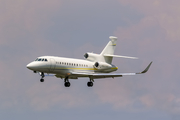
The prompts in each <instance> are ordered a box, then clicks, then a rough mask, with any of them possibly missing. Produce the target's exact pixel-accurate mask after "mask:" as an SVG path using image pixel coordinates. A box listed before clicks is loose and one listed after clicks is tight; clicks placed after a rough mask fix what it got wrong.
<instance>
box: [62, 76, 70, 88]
mask: <svg viewBox="0 0 180 120" xmlns="http://www.w3.org/2000/svg"><path fill="white" fill-rule="evenodd" d="M64 86H65V87H70V86H71V83H70V82H69V80H68V77H66V78H65V79H64Z"/></svg>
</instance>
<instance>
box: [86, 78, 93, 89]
mask: <svg viewBox="0 0 180 120" xmlns="http://www.w3.org/2000/svg"><path fill="white" fill-rule="evenodd" d="M93 82H94V80H93V79H92V78H90V81H89V82H88V83H87V86H88V87H92V86H93Z"/></svg>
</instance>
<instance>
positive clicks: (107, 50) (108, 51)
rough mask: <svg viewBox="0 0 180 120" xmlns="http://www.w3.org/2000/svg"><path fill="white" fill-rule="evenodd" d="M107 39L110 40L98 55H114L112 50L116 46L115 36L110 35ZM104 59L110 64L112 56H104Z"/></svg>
mask: <svg viewBox="0 0 180 120" xmlns="http://www.w3.org/2000/svg"><path fill="white" fill-rule="evenodd" d="M109 39H111V41H109V43H108V44H107V45H106V47H105V48H104V49H103V51H102V52H101V54H100V55H102V56H104V55H105V54H108V55H114V50H115V48H116V41H117V37H115V36H110V37H109ZM104 59H105V61H106V62H107V63H109V64H111V63H112V59H113V57H110V56H104Z"/></svg>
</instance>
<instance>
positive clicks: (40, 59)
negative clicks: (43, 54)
mask: <svg viewBox="0 0 180 120" xmlns="http://www.w3.org/2000/svg"><path fill="white" fill-rule="evenodd" d="M35 61H45V62H47V61H48V60H47V59H46V58H37V59H36V60H35Z"/></svg>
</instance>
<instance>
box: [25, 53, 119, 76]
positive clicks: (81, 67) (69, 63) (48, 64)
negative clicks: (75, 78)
mask: <svg viewBox="0 0 180 120" xmlns="http://www.w3.org/2000/svg"><path fill="white" fill-rule="evenodd" d="M45 60H46V61H45ZM94 64H95V62H92V61H88V60H82V59H73V58H64V57H54V56H42V57H38V58H37V59H36V60H35V61H33V62H31V63H29V64H28V65H27V68H29V69H30V70H32V71H38V72H43V73H48V74H56V77H60V78H65V77H66V76H67V75H69V74H71V72H80V73H109V72H113V71H116V70H117V69H118V68H117V67H116V66H114V65H112V64H111V67H109V68H108V69H107V68H105V69H103V66H102V68H99V69H98V68H96V67H95V66H94Z"/></svg>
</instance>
